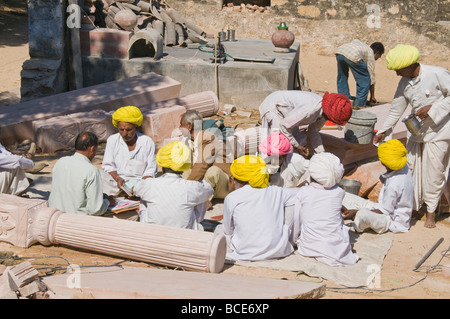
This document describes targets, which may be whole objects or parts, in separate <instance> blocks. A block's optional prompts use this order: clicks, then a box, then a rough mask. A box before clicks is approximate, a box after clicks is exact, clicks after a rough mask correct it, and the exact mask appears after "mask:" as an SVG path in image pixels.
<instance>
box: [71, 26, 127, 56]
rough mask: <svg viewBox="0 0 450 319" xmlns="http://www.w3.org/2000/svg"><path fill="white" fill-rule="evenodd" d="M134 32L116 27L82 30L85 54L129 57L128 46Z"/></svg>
mask: <svg viewBox="0 0 450 319" xmlns="http://www.w3.org/2000/svg"><path fill="white" fill-rule="evenodd" d="M131 36H132V33H131V32H130V31H123V30H115V29H107V28H101V29H93V30H80V47H81V54H82V55H83V56H97V57H103V58H119V59H128V58H129V54H128V46H129V43H130V38H131Z"/></svg>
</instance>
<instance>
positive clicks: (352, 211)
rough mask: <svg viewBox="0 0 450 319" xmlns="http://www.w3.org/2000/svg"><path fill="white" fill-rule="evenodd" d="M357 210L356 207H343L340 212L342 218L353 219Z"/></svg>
mask: <svg viewBox="0 0 450 319" xmlns="http://www.w3.org/2000/svg"><path fill="white" fill-rule="evenodd" d="M357 212H358V210H357V209H344V210H343V212H342V218H344V219H351V220H354V219H355V216H356V213H357Z"/></svg>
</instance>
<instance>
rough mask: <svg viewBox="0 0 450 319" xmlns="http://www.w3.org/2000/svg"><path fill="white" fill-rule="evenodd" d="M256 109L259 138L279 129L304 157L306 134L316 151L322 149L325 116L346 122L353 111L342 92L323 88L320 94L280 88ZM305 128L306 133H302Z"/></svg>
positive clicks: (343, 123)
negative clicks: (322, 94)
mask: <svg viewBox="0 0 450 319" xmlns="http://www.w3.org/2000/svg"><path fill="white" fill-rule="evenodd" d="M259 113H260V116H261V121H262V127H263V133H262V134H263V136H262V140H263V139H264V138H265V137H267V136H269V135H270V134H271V133H272V132H274V131H279V132H281V133H282V134H283V135H284V136H286V137H287V138H288V140H289V142H290V143H291V145H292V147H293V150H294V151H295V152H297V153H299V154H300V155H303V156H305V157H306V156H309V155H310V154H309V150H308V148H306V147H305V145H306V138H307V137H308V138H309V140H310V142H311V146H312V148H313V149H314V152H315V153H320V152H323V151H324V150H325V149H324V148H323V145H322V138H321V137H320V134H319V131H320V129H321V128H322V127H323V125H324V124H325V122H326V121H327V120H330V121H332V122H334V123H336V124H339V125H345V124H346V123H347V121H348V120H349V119H350V117H351V115H352V105H351V103H350V100H349V99H348V97H346V96H345V95H343V94H336V93H328V92H326V93H325V95H324V96H323V97H322V96H320V95H318V94H315V93H312V92H305V91H297V90H281V91H275V92H273V93H271V94H270V95H269V96H267V97H266V98H265V99H264V101H263V102H262V103H261V105H260V106H259ZM301 126H302V127H301ZM304 130H306V134H303V132H302V131H304ZM264 134H265V135H264Z"/></svg>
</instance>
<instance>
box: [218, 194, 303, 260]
mask: <svg viewBox="0 0 450 319" xmlns="http://www.w3.org/2000/svg"><path fill="white" fill-rule="evenodd" d="M297 191H298V189H296V188H283V187H278V186H268V187H266V188H253V187H251V186H250V185H245V186H243V187H241V188H239V189H236V190H234V191H233V192H231V193H230V194H228V196H227V197H226V198H225V201H224V207H223V221H222V225H223V230H224V233H225V236H227V237H228V238H227V239H228V240H227V242H229V248H230V250H231V251H230V252H229V253H228V254H227V257H228V258H231V259H234V260H268V259H276V258H281V257H285V256H287V255H289V254H291V253H292V252H293V251H294V249H293V247H292V244H291V243H290V241H289V238H290V235H291V231H290V229H289V225H287V224H286V223H285V207H286V206H292V205H294V202H295V195H296V194H297Z"/></svg>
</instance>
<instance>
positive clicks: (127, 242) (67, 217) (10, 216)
mask: <svg viewBox="0 0 450 319" xmlns="http://www.w3.org/2000/svg"><path fill="white" fill-rule="evenodd" d="M0 202H1V203H2V205H1V207H0V241H4V242H8V243H10V244H12V245H15V246H20V247H24V248H28V247H30V246H31V245H33V244H34V243H37V242H39V243H41V244H43V245H46V246H48V245H51V244H61V245H67V246H71V247H74V248H81V249H86V250H89V251H92V252H98V253H104V254H107V255H112V256H117V257H121V258H127V259H132V260H138V261H143V262H148V263H153V264H158V265H163V266H168V267H180V268H183V269H185V270H192V271H202V272H211V273H218V272H220V271H221V270H222V269H223V266H224V263H225V254H226V240H225V237H224V236H223V235H218V234H214V233H210V232H202V231H195V230H190V229H181V228H175V227H168V226H160V225H154V224H145V223H140V222H133V221H128V220H122V219H117V218H104V217H99V216H86V215H76V214H67V213H64V212H61V211H59V210H57V209H56V208H53V207H48V202H47V201H44V200H38V199H26V198H21V197H17V196H13V195H6V194H0Z"/></svg>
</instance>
